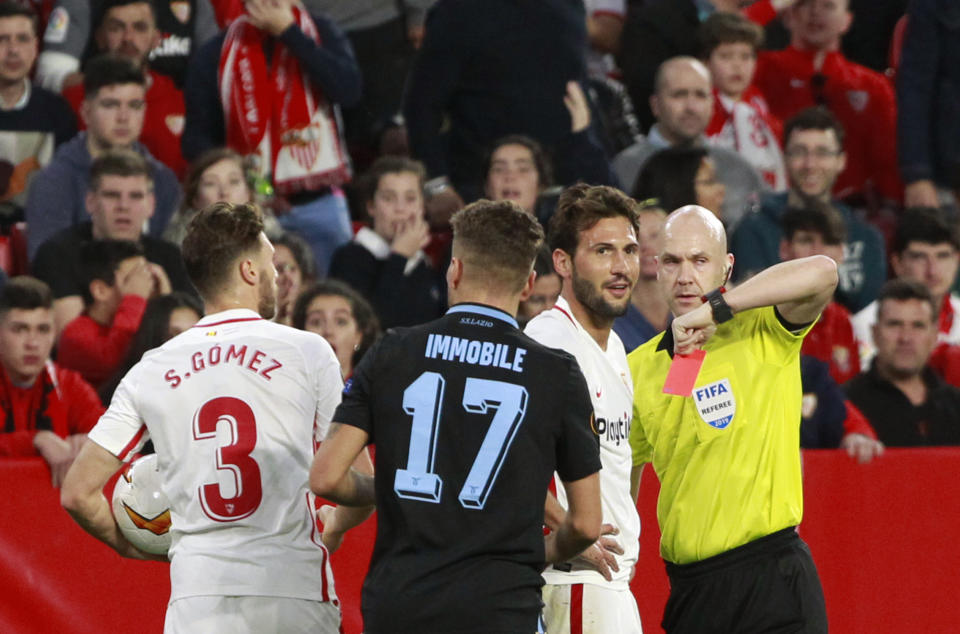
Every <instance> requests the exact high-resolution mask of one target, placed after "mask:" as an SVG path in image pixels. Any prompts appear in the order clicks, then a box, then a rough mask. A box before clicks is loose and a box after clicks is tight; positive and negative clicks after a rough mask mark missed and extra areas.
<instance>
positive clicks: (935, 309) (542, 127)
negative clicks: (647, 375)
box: [0, 0, 960, 484]
mask: <svg viewBox="0 0 960 634" xmlns="http://www.w3.org/2000/svg"><path fill="white" fill-rule="evenodd" d="M958 74H960V8H958V6H957V5H956V3H950V2H942V1H939V0H869V1H868V0H756V1H754V2H750V1H749V0H538V1H537V2H516V1H513V0H400V1H396V0H363V1H361V0H356V1H353V2H342V1H336V0H184V1H182V2H159V1H156V0H93V1H91V0H0V362H2V367H0V374H2V376H0V405H2V417H3V429H2V430H0V456H2V455H40V456H42V457H43V458H45V459H46V461H47V462H48V463H49V464H50V466H51V471H52V473H53V481H54V484H57V483H59V481H60V479H61V478H62V476H63V473H64V470H65V468H66V466H68V465H69V463H70V460H72V457H73V456H74V455H75V454H76V451H77V449H78V447H79V441H78V439H80V440H82V438H83V434H84V433H85V432H86V431H87V430H89V429H90V428H91V426H92V425H93V424H94V423H95V422H96V420H97V417H98V415H99V413H100V412H101V411H102V407H103V405H105V404H108V402H109V398H110V395H111V394H112V391H113V389H115V388H116V386H117V384H118V382H119V380H120V377H122V375H123V373H124V372H125V371H126V370H127V369H129V368H130V367H132V365H133V364H135V363H136V362H137V360H139V359H140V357H141V356H142V355H143V354H144V353H145V352H147V351H148V350H150V349H151V348H153V347H156V346H158V345H161V344H162V343H163V342H164V341H165V340H167V339H168V338H170V337H172V336H174V335H176V334H177V333H178V332H180V331H182V330H184V329H186V328H189V327H190V326H191V325H192V324H193V323H195V322H196V321H197V320H198V319H199V318H200V317H201V316H202V313H203V310H202V305H201V303H200V301H199V296H198V295H197V293H196V290H195V289H194V288H193V287H192V286H191V284H190V282H189V280H188V278H187V276H186V273H185V269H184V265H183V262H182V259H181V257H180V253H179V244H180V242H181V241H182V239H183V236H184V233H185V228H186V226H187V223H189V221H190V218H191V217H192V215H193V214H194V212H195V211H196V210H199V209H202V208H204V207H206V206H208V205H210V204H212V203H214V202H218V201H226V202H231V203H244V202H256V203H257V204H258V205H259V207H260V209H261V212H262V213H263V215H264V220H265V225H266V227H267V232H268V235H269V237H270V238H271V240H272V242H273V244H274V247H275V252H276V253H275V265H276V268H277V273H278V278H277V279H278V287H279V301H278V313H277V317H276V320H277V321H279V322H281V323H283V324H286V325H289V326H292V327H294V328H299V329H305V330H310V331H313V332H317V333H319V334H321V335H323V336H324V337H325V338H326V339H327V340H328V341H329V342H330V343H331V345H332V346H333V348H334V351H335V352H336V355H337V358H338V359H339V360H340V363H341V366H342V369H343V374H344V377H345V378H346V377H349V376H350V374H351V372H352V368H353V367H354V365H355V363H356V362H357V360H358V359H359V358H360V356H362V354H363V353H364V352H365V351H366V350H367V349H368V348H369V347H370V346H371V345H372V343H373V342H374V341H375V340H376V338H377V336H378V334H379V333H380V332H382V330H384V329H388V328H393V327H400V326H409V325H414V324H419V323H423V322H425V321H428V320H431V319H434V318H436V317H438V316H440V315H442V314H443V313H444V311H445V310H446V307H447V296H446V291H447V289H446V282H445V273H446V268H447V264H448V262H449V258H450V254H449V245H450V236H451V234H450V224H449V220H450V217H451V215H452V214H453V213H454V212H455V211H456V210H458V209H459V208H461V207H462V206H463V205H464V204H465V203H469V202H472V201H474V200H477V199H479V198H482V197H485V198H490V199H494V200H512V201H515V202H516V203H517V204H518V205H519V206H520V207H521V208H523V209H524V210H525V211H527V212H528V213H530V214H532V215H533V216H534V217H536V218H537V220H539V221H540V222H541V223H543V224H544V225H546V223H547V222H548V221H549V219H550V217H551V215H552V214H553V212H554V209H555V207H556V203H557V199H558V197H559V194H560V192H561V191H562V190H563V189H564V188H565V187H568V186H570V185H573V184H575V183H577V182H581V181H582V182H586V183H589V184H593V185H612V186H615V187H619V188H620V189H622V190H623V191H624V192H626V193H627V194H629V195H631V196H633V197H634V198H635V199H636V200H638V201H641V203H642V212H641V227H640V235H639V239H640V245H641V263H640V273H639V279H638V282H637V284H636V286H635V289H634V291H633V296H632V297H633V301H632V303H631V305H630V307H629V309H628V312H627V314H626V315H625V316H623V317H621V318H619V319H618V320H617V322H616V324H615V326H614V329H615V330H616V332H617V333H619V335H620V337H621V338H622V339H623V342H624V344H625V346H626V349H627V351H628V352H629V351H630V350H632V349H634V348H635V347H636V346H638V345H640V344H641V343H642V342H644V341H646V340H648V339H650V338H651V337H653V336H654V335H656V334H657V333H658V332H660V331H661V330H663V329H664V328H666V327H667V326H668V324H669V323H670V320H671V316H670V313H669V309H668V308H667V305H666V302H665V300H664V298H663V297H661V296H660V294H659V292H657V287H656V275H657V262H656V255H657V253H658V251H659V248H660V243H661V236H660V232H661V229H662V225H663V221H664V218H665V216H666V214H667V213H669V212H671V211H672V210H674V209H676V208H678V207H681V206H683V205H687V204H698V205H701V206H703V207H706V208H707V209H709V210H710V211H712V212H713V213H714V214H716V215H717V217H718V218H719V219H720V220H721V221H722V222H723V223H724V225H725V226H726V228H727V230H728V233H729V235H730V243H729V250H730V251H731V252H732V253H733V255H734V256H735V264H734V268H733V274H732V278H731V279H730V280H729V282H730V284H736V283H738V282H741V281H743V280H745V279H747V278H748V277H750V276H751V275H753V274H754V273H756V272H758V271H760V270H762V269H764V268H766V267H768V266H770V265H773V264H775V263H777V262H779V261H784V260H790V259H795V258H800V257H805V256H808V255H813V254H822V255H828V256H829V257H831V258H833V259H834V260H835V261H836V262H837V263H838V265H839V271H840V283H839V286H838V289H837V293H836V296H835V301H833V302H831V303H830V305H829V306H828V307H827V309H826V310H825V311H824V313H823V315H822V317H821V319H820V321H819V322H818V324H817V325H816V326H815V327H814V329H813V330H812V331H811V333H810V335H809V336H808V337H807V339H806V341H805V343H804V346H803V356H802V366H801V367H802V373H803V381H804V392H805V395H804V400H803V412H802V413H803V426H802V445H803V446H804V447H809V448H825V447H844V448H846V449H847V450H848V451H849V452H850V453H851V455H853V456H855V457H856V458H857V459H859V460H861V461H864V462H866V461H869V460H871V459H873V458H875V457H876V456H878V455H880V454H881V453H882V451H883V450H884V447H891V446H915V445H937V444H960V315H958V312H960V295H957V294H956V291H957V289H960V280H958V275H957V271H958V265H960V237H958V236H960V233H958V222H960V207H958V198H960V75H958ZM887 253H889V259H888V257H887ZM536 271H537V274H538V279H537V282H536V285H535V286H534V289H533V293H532V294H531V295H530V297H529V298H528V299H527V300H525V301H524V302H523V304H522V305H521V308H520V315H519V319H520V321H521V322H525V321H527V320H529V319H531V318H532V317H533V316H535V315H536V314H537V313H538V312H540V311H542V310H544V309H546V308H549V307H551V306H552V305H553V303H554V302H555V301H556V298H557V296H558V295H559V294H560V278H559V277H557V275H556V274H555V272H554V270H553V266H552V262H551V256H550V254H549V253H543V254H542V255H541V257H540V258H538V260H537V265H536ZM97 391H99V397H98V394H97ZM101 399H102V400H101Z"/></svg>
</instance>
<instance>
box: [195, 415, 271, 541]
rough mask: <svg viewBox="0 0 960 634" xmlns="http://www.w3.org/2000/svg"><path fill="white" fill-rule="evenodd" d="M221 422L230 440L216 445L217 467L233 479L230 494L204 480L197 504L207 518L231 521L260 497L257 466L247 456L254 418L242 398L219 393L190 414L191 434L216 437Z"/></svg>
mask: <svg viewBox="0 0 960 634" xmlns="http://www.w3.org/2000/svg"><path fill="white" fill-rule="evenodd" d="M221 422H223V423H226V424H227V425H228V426H229V428H230V435H229V438H230V439H231V440H232V442H230V443H229V444H226V445H223V446H220V447H218V448H217V471H220V472H224V473H225V474H226V475H227V479H228V480H230V479H232V480H233V482H234V483H235V484H234V486H233V487H231V488H232V489H233V491H232V493H233V495H231V496H230V497H224V490H223V487H222V486H221V485H220V483H219V482H214V483H210V484H204V485H202V486H201V487H200V491H199V493H200V505H201V506H202V507H203V512H204V513H205V514H206V515H207V517H209V518H210V519H213V520H216V521H218V522H234V521H236V520H239V519H243V518H245V517H247V516H248V515H250V514H251V513H253V512H254V511H256V510H257V507H258V506H260V500H261V499H263V485H262V482H261V479H260V466H259V465H258V464H257V461H256V460H254V459H253V458H252V457H250V452H252V451H253V448H254V447H255V446H256V444H257V421H256V418H255V417H254V415H253V410H252V409H250V406H249V405H247V404H246V403H245V402H244V401H241V400H240V399H238V398H234V397H232V396H222V397H220V398H215V399H212V400H209V401H207V402H206V403H204V404H203V405H201V406H200V409H198V410H197V413H196V414H194V416H193V438H194V439H195V440H207V439H216V437H217V423H221ZM228 493H231V491H229V490H228Z"/></svg>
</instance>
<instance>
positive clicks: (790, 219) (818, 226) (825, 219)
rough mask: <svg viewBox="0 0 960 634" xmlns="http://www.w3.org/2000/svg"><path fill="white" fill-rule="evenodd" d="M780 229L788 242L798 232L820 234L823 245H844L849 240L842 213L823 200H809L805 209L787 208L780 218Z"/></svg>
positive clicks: (805, 204)
mask: <svg viewBox="0 0 960 634" xmlns="http://www.w3.org/2000/svg"><path fill="white" fill-rule="evenodd" d="M780 228H781V230H782V231H783V237H784V238H785V239H786V240H792V239H793V236H794V235H796V233H797V232H798V231H812V232H814V233H817V234H820V237H821V238H822V239H823V243H824V244H828V245H830V246H836V245H838V244H843V242H844V241H845V240H846V239H847V228H846V226H845V225H844V224H843V217H842V216H840V212H839V211H837V210H836V209H835V208H834V207H833V206H832V205H830V204H828V203H825V202H823V201H821V200H808V201H806V202H805V203H804V206H803V207H787V211H786V212H784V214H783V216H781V217H780Z"/></svg>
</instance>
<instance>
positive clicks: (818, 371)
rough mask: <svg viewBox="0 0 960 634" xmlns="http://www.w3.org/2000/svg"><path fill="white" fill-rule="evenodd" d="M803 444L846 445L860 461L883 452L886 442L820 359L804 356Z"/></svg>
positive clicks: (807, 446) (808, 446) (820, 446)
mask: <svg viewBox="0 0 960 634" xmlns="http://www.w3.org/2000/svg"><path fill="white" fill-rule="evenodd" d="M800 380H801V382H802V386H803V398H802V400H801V403H800V416H801V418H800V447H802V448H804V449H834V448H837V447H839V448H842V449H843V450H845V451H846V452H847V454H848V455H849V456H850V457H851V458H855V459H856V460H857V462H859V463H860V464H866V463H868V462H870V461H872V460H873V459H874V458H876V457H878V456H881V455H883V450H884V445H883V443H882V442H880V441H879V440H877V434H876V432H874V431H873V427H871V426H870V423H869V422H867V419H866V417H864V415H863V413H862V412H861V411H860V410H859V409H857V407H856V405H854V404H853V403H851V402H850V400H849V399H848V398H847V396H846V394H844V392H843V390H842V389H841V388H840V386H839V385H837V382H836V381H834V380H833V378H832V377H831V376H830V369H829V367H828V366H827V364H826V363H824V362H823V361H821V360H820V359H816V358H814V357H811V356H808V355H806V354H801V355H800Z"/></svg>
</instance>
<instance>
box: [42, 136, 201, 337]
mask: <svg viewBox="0 0 960 634" xmlns="http://www.w3.org/2000/svg"><path fill="white" fill-rule="evenodd" d="M89 187H90V189H89V191H87V193H86V197H85V202H86V208H87V213H88V215H89V218H90V220H89V221H87V222H83V223H80V224H76V225H73V226H71V227H67V228H66V229H63V230H61V231H59V232H57V233H56V234H54V235H53V236H51V238H50V239H49V240H47V241H46V242H44V243H43V244H42V245H41V246H40V248H39V249H37V255H36V257H34V259H33V266H32V269H33V272H34V274H35V275H36V276H37V277H38V278H40V279H41V280H43V281H45V282H46V283H47V284H49V285H50V288H51V289H52V290H53V296H54V298H55V299H54V302H53V312H54V317H55V319H56V324H57V332H60V331H61V330H62V329H63V327H64V326H65V325H66V324H67V323H69V322H70V321H72V320H73V319H74V318H75V317H76V316H77V315H79V314H80V313H81V312H82V311H83V299H82V295H83V289H84V288H85V287H86V284H84V281H83V278H82V276H81V274H80V250H81V247H82V246H83V244H84V243H85V242H89V241H90V240H132V241H134V242H138V243H140V244H141V245H142V246H143V251H144V254H145V255H146V258H147V261H149V262H152V263H155V264H158V265H160V267H161V268H162V269H163V271H164V272H165V273H166V275H167V278H168V279H169V280H170V284H171V285H172V287H173V288H174V289H175V290H178V291H186V292H190V293H196V291H195V290H194V289H193V285H192V284H190V280H189V279H187V273H186V270H185V269H184V265H183V260H182V259H181V257H180V250H179V249H178V248H177V247H176V246H174V245H172V244H170V243H169V242H166V241H164V240H160V239H159V238H154V237H152V236H148V235H144V233H143V226H144V223H145V222H146V221H147V219H148V218H150V216H151V215H152V214H153V212H154V203H155V199H154V193H153V192H154V181H153V178H152V176H151V171H150V165H149V164H148V163H147V161H146V160H144V158H143V157H141V156H140V155H139V154H137V153H136V152H132V151H129V150H115V151H110V152H106V153H104V154H102V155H101V156H99V157H98V158H97V159H96V160H95V161H93V165H92V166H91V167H90V177H89Z"/></svg>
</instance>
